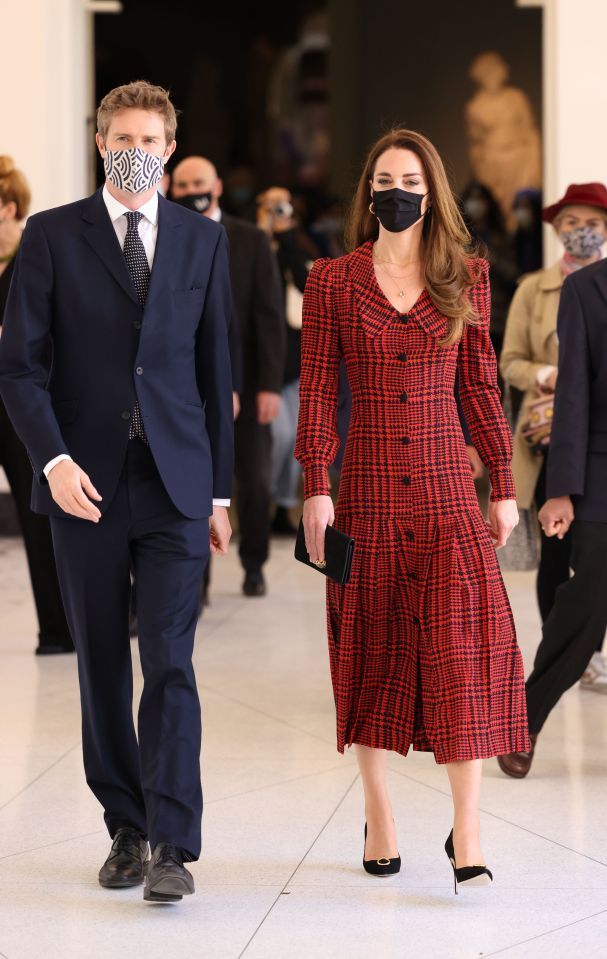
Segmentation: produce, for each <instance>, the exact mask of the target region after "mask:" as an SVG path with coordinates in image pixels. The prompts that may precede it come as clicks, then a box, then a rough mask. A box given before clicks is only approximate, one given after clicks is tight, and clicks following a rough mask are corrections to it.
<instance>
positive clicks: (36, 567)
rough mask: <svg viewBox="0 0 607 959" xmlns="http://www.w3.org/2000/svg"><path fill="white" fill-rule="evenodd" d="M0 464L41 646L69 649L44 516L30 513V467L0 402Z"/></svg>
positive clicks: (52, 554)
mask: <svg viewBox="0 0 607 959" xmlns="http://www.w3.org/2000/svg"><path fill="white" fill-rule="evenodd" d="M0 463H1V464H2V466H3V467H4V472H5V473H6V478H7V479H8V483H9V486H10V488H11V492H12V494H13V497H14V500H15V506H16V508H17V515H18V517H19V523H20V525H21V532H22V533H23V542H24V545H25V553H26V556H27V563H28V566H29V572H30V579H31V582H32V591H33V594H34V602H35V604H36V613H37V615H38V624H39V630H40V632H39V643H40V646H41V647H44V646H55V645H60V646H64V647H66V648H68V649H69V648H70V647H71V646H72V640H71V637H70V631H69V628H68V625H67V620H66V618H65V613H64V611H63V602H62V600H61V592H60V590H59V582H58V580H57V568H56V566H55V556H54V553H53V541H52V538H51V529H50V525H49V521H48V517H47V516H40V515H38V514H37V513H32V511H31V509H30V498H31V493H32V465H31V463H30V461H29V459H28V456H27V453H26V452H25V447H24V445H23V443H22V442H21V440H20V439H19V437H18V436H17V434H16V433H15V430H14V429H13V424H12V423H11V421H10V419H9V417H8V413H7V412H6V408H5V406H4V403H3V402H2V401H1V400H0Z"/></svg>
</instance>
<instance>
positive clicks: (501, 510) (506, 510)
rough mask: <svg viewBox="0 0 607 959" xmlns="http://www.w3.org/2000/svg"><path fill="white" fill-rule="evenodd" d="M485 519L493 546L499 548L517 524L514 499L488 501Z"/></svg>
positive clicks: (503, 544)
mask: <svg viewBox="0 0 607 959" xmlns="http://www.w3.org/2000/svg"><path fill="white" fill-rule="evenodd" d="M487 519H488V523H487V526H488V527H489V532H490V533H491V535H492V536H493V539H494V540H495V548H496V549H501V547H502V546H505V545H506V543H507V542H508V537H509V536H510V533H511V532H512V530H513V529H514V527H515V526H518V509H517V508H516V500H514V499H501V500H497V501H496V502H492V503H489V511H488V517H487Z"/></svg>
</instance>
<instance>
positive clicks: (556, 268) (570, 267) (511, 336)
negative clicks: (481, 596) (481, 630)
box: [500, 183, 607, 692]
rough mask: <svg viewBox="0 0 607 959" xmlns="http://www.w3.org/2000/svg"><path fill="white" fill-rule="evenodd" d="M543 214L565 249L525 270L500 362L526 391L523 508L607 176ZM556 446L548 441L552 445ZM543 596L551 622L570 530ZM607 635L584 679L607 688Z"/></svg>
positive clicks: (543, 577) (600, 217)
mask: <svg viewBox="0 0 607 959" xmlns="http://www.w3.org/2000/svg"><path fill="white" fill-rule="evenodd" d="M543 219H544V221H545V222H546V223H551V224H552V226H553V228H554V231H555V233H556V235H557V236H558V238H559V240H560V241H561V243H562V244H563V246H564V248H565V252H564V254H563V256H562V257H561V258H560V259H559V260H558V261H557V262H556V263H554V264H553V265H552V266H551V267H549V268H548V269H546V270H541V271H540V272H539V273H534V274H532V275H531V276H527V277H525V278H524V279H523V280H522V281H521V283H520V285H519V287H518V289H517V291H516V293H515V295H514V298H513V300H512V305H511V307H510V311H509V314H508V320H507V323H506V332H505V337H504V348H503V351H502V355H501V357H500V369H501V373H502V376H503V377H504V379H505V380H506V382H507V383H508V384H509V385H510V384H511V385H512V386H514V387H516V388H517V389H518V390H521V391H523V393H524V396H523V402H522V405H521V410H520V413H519V416H518V420H517V425H516V430H515V434H514V451H513V457H512V471H513V473H514V479H515V483H516V492H517V502H518V505H519V507H520V508H521V509H530V508H531V507H532V506H533V505H535V506H536V507H537V508H538V510H539V509H541V508H542V506H543V505H544V503H545V501H546V469H547V462H548V460H549V456H550V454H549V452H547V453H539V454H538V453H534V452H533V451H532V449H531V448H530V446H529V445H528V444H527V443H526V442H525V439H524V437H523V428H524V426H525V424H527V423H528V421H529V410H530V407H531V405H532V404H533V403H534V402H535V401H536V400H537V399H538V395H539V392H540V391H543V392H545V393H554V391H555V389H556V383H557V375H558V369H557V367H558V362H559V344H558V336H557V314H558V309H559V303H560V298H561V290H562V287H563V282H564V280H565V277H566V276H569V275H570V274H572V273H575V272H577V271H578V270H581V269H582V268H583V267H585V266H588V265H589V264H591V263H595V262H597V261H598V260H600V259H601V248H602V246H603V244H604V243H605V241H606V240H607V189H606V188H605V186H604V185H603V184H602V183H582V184H572V185H571V186H569V187H567V191H566V193H565V195H564V196H563V197H561V199H560V200H558V201H557V202H556V203H553V204H552V205H551V206H548V207H546V209H545V210H544V211H543ZM548 451H549V447H548ZM540 535H541V553H540V564H539V569H538V574H537V600H538V605H539V609H540V615H541V617H542V623H545V622H546V620H547V618H548V616H549V615H550V611H551V610H552V607H553V605H554V600H555V596H556V591H557V589H558V588H559V586H560V585H561V583H565V582H566V581H567V580H568V579H569V569H570V565H571V534H570V533H569V532H565V534H564V535H563V536H562V537H557V536H550V537H549V536H546V534H545V533H544V531H543V530H542V531H541V533H540ZM602 646H603V639H602V637H601V640H600V642H599V644H598V647H597V650H596V652H595V653H594V655H593V656H592V659H591V661H590V663H589V666H588V669H587V670H586V672H585V673H584V676H583V677H582V685H583V686H585V687H587V688H589V689H596V690H599V691H605V692H607V665H606V664H605V661H604V659H603V657H602V656H601V653H600V651H601V649H602Z"/></svg>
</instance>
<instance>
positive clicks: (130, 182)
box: [103, 147, 165, 193]
mask: <svg viewBox="0 0 607 959" xmlns="http://www.w3.org/2000/svg"><path fill="white" fill-rule="evenodd" d="M164 164H165V159H164V157H162V156H160V157H157V156H154V154H153V153H148V152H147V150H142V149H141V147H131V149H130V150H108V151H107V153H106V155H105V160H104V161H103V169H104V170H105V175H106V177H107V178H108V180H109V181H110V183H113V184H114V186H115V187H117V188H118V189H119V190H124V192H125V193H144V192H145V191H146V190H151V189H152V187H154V186H156V184H157V183H160V180H161V178H162V174H163V173H164Z"/></svg>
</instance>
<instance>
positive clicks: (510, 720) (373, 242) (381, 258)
mask: <svg viewBox="0 0 607 959" xmlns="http://www.w3.org/2000/svg"><path fill="white" fill-rule="evenodd" d="M350 240H351V243H350V245H351V246H352V247H356V248H355V249H354V250H353V252H352V253H350V254H348V255H346V256H343V257H340V258H339V259H337V260H319V261H317V262H316V263H315V265H314V267H313V269H312V272H311V274H310V277H309V280H308V285H307V287H306V293H305V297H304V323H303V336H302V370H301V410H300V416H299V428H298V438H297V447H296V456H297V458H298V460H299V461H300V463H301V464H302V466H303V468H304V483H305V503H304V527H305V534H306V545H307V549H308V552H309V554H310V558H311V559H312V560H314V561H317V560H320V561H322V559H323V551H324V533H325V529H326V526H327V524H332V523H333V522H334V523H335V527H336V528H337V529H339V530H342V531H344V532H347V533H348V534H349V535H351V536H353V537H354V539H355V550H354V562H353V568H352V577H351V580H350V582H349V584H348V585H347V586H345V587H342V586H339V585H337V584H336V583H334V582H331V581H328V583H327V619H328V631H329V651H330V664H331V675H332V681H333V689H334V694H335V703H336V709H337V745H338V749H339V751H340V752H343V750H344V747H345V746H346V745H348V746H350V745H352V744H354V745H355V748H356V755H357V759H358V762H359V766H360V770H361V774H362V779H363V783H364V789H365V811H366V820H367V824H368V837H367V841H366V847H365V853H364V858H365V859H366V862H367V864H368V862H370V861H371V860H373V861H374V862H375V863H377V864H379V865H381V864H382V863H383V864H384V869H385V871H388V872H389V871H396V867H395V865H394V864H395V863H398V865H400V860H398V859H397V857H398V852H397V842H396V832H395V825H394V822H393V818H392V810H391V806H390V801H389V797H388V794H387V791H386V783H385V766H386V756H387V753H386V751H387V750H394V751H396V752H398V753H402V755H406V754H407V752H408V750H409V747H410V746H413V748H414V749H419V750H427V751H431V752H433V753H434V756H435V759H436V761H437V762H438V763H445V764H446V766H447V772H448V775H449V780H450V784H451V790H452V794H453V801H454V813H455V815H454V823H453V826H454V832H453V839H454V844H455V852H454V855H453V857H451V855H450V858H452V859H453V860H455V861H457V866H458V870H459V867H464V868H466V867H469V866H477V865H478V864H480V863H482V862H483V859H482V853H481V847H480V826H479V817H478V801H479V791H480V783H481V760H482V759H483V758H487V757H491V756H496V755H499V754H503V753H509V752H515V751H518V750H524V749H527V748H528V745H529V743H528V732H527V718H526V707H525V692H524V680H523V670H522V661H521V656H520V651H519V649H518V646H517V643H516V636H515V631H514V624H513V620H512V614H511V611H510V606H509V603H508V598H507V595H506V592H505V589H504V585H503V582H502V578H501V575H500V571H499V566H498V563H497V559H496V555H495V547H496V546H498V547H499V546H502V545H503V544H504V543H505V542H506V539H507V538H508V535H509V534H510V532H511V530H512V529H513V528H514V526H515V525H516V523H517V522H518V516H517V511H516V504H515V490H514V484H513V479H512V474H511V471H510V458H511V437H510V432H509V429H508V426H507V423H506V421H505V419H504V416H503V414H502V408H501V404H500V395H499V390H498V386H497V377H496V362H495V355H494V353H493V349H492V346H491V342H490V339H489V312H490V302H489V282H488V264H487V263H486V261H485V260H482V259H475V258H474V257H472V256H471V254H470V252H469V248H470V247H469V244H470V238H469V235H468V233H467V231H466V229H465V226H464V224H463V221H462V219H461V216H460V214H459V211H458V208H457V205H456V203H455V200H454V198H453V195H452V193H451V190H450V188H449V185H448V181H447V177H446V175H445V171H444V168H443V165H442V161H441V160H440V157H439V156H438V154H437V152H436V150H435V149H434V147H433V146H432V144H431V143H429V141H428V140H426V139H425V138H424V137H422V136H420V135H419V134H416V133H413V132H411V131H406V130H397V131H393V132H392V133H391V134H388V135H387V136H385V137H383V138H382V139H381V140H380V141H378V143H377V144H376V145H375V147H374V148H373V149H372V150H371V152H370V154H369V157H368V160H367V163H366V165H365V169H364V171H363V174H362V176H361V180H360V183H359V187H358V192H357V195H356V197H355V200H354V204H353V212H352V219H351V224H350ZM342 357H343V358H344V359H345V363H346V367H347V372H348V380H349V384H350V388H351V391H352V398H353V407H352V418H351V423H350V431H349V435H348V441H347V444H346V450H345V456H344V461H343V467H342V473H341V483H340V491H339V500H338V504H337V508H336V511H335V515H334V511H333V505H332V501H331V498H330V496H329V485H328V479H327V467H328V465H329V464H330V463H331V462H332V461H333V459H334V458H335V454H336V451H337V447H338V438H337V432H336V425H335V414H336V404H337V381H338V369H339V364H340V359H341V358H342ZM456 372H457V374H458V378H459V394H460V399H461V403H462V406H463V409H464V413H465V415H466V419H467V422H468V426H469V429H470V432H471V434H472V438H473V442H474V445H475V446H476V448H477V450H478V452H479V453H480V456H481V459H482V460H483V462H484V464H485V466H486V467H487V469H488V471H489V474H490V479H491V487H492V492H491V502H490V506H489V516H488V520H489V522H488V523H485V521H484V519H483V516H482V514H481V512H480V509H479V506H478V502H477V498H476V491H475V487H474V482H473V479H472V476H471V471H470V463H469V459H468V456H467V452H466V446H465V441H464V438H463V435H462V431H461V427H460V423H459V419H458V414H457V407H456V402H455V398H454V382H455V376H456ZM388 863H390V866H388V865H387V864H388ZM368 871H372V870H371V869H369V870H368ZM375 871H376V872H377V871H378V870H377V867H375ZM485 871H486V870H485Z"/></svg>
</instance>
